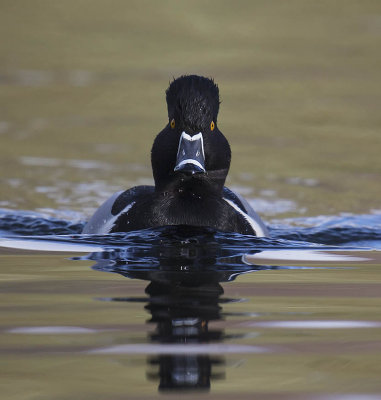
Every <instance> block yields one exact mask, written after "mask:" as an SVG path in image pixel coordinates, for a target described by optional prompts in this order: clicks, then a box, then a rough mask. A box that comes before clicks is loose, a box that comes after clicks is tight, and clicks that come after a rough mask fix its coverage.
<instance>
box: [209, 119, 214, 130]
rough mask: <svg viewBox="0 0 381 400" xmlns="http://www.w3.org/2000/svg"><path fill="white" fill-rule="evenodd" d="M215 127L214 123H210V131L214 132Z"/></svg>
mask: <svg viewBox="0 0 381 400" xmlns="http://www.w3.org/2000/svg"><path fill="white" fill-rule="evenodd" d="M214 127H215V125H214V121H212V122H211V123H210V130H211V131H212V130H214Z"/></svg>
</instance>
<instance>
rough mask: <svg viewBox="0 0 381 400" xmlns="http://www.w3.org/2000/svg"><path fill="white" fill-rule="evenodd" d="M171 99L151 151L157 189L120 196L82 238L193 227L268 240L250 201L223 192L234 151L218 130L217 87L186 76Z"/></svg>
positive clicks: (95, 217) (170, 90)
mask: <svg viewBox="0 0 381 400" xmlns="http://www.w3.org/2000/svg"><path fill="white" fill-rule="evenodd" d="M166 97H167V105H168V117H169V123H168V125H167V126H166V127H165V128H164V129H163V130H162V131H161V132H160V133H159V134H158V135H157V137H156V139H155V141H154V144H153V147H152V151H151V163H152V171H153V176H154V180H155V186H136V187H133V188H131V189H128V190H126V191H124V192H123V191H122V192H117V193H115V194H114V195H113V196H111V197H110V198H109V199H108V200H106V202H105V203H104V204H103V205H102V206H101V207H100V208H99V209H98V210H97V211H96V212H95V214H94V215H93V216H92V217H91V219H90V220H89V222H88V223H87V225H86V226H85V227H84V230H83V233H86V234H106V233H110V232H128V231H133V230H139V229H145V228H152V227H159V226H166V225H190V226H198V227H200V226H203V227H209V228H213V229H216V230H219V231H223V232H238V233H241V234H248V235H255V236H267V235H268V231H267V229H266V226H265V225H264V224H263V222H262V221H261V219H260V218H259V216H258V215H257V214H256V213H255V211H254V210H253V209H252V208H251V207H250V205H249V204H248V203H247V202H246V200H244V199H243V198H242V197H241V196H239V195H238V194H236V193H234V192H232V191H231V190H230V189H228V188H226V187H225V186H224V183H225V179H226V176H227V173H228V171H229V167H230V159H231V151H230V146H229V143H228V141H227V140H226V138H225V137H224V135H223V134H222V133H221V132H220V131H219V129H218V127H217V114H218V109H219V93H218V88H217V86H216V85H215V84H214V82H213V81H212V80H211V79H208V78H204V77H200V76H196V75H188V76H182V77H180V78H178V79H176V80H174V81H173V82H172V83H171V84H170V86H169V88H168V89H167V91H166Z"/></svg>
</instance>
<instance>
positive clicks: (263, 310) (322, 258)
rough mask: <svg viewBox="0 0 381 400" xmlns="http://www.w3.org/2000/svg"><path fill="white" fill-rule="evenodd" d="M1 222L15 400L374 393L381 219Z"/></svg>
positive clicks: (8, 218) (11, 215) (16, 215)
mask: <svg viewBox="0 0 381 400" xmlns="http://www.w3.org/2000/svg"><path fill="white" fill-rule="evenodd" d="M1 216H2V218H1V221H2V222H1V226H0V228H1V231H2V238H1V239H0V246H1V247H0V254H1V259H2V276H3V279H2V284H1V291H2V296H3V298H4V300H5V301H3V306H2V316H3V318H2V328H1V337H2V340H1V343H2V344H1V352H2V363H3V368H5V371H6V373H7V385H6V386H5V387H6V389H5V393H6V394H7V398H22V397H23V395H24V394H25V393H27V392H28V393H32V394H31V395H30V398H33V396H35V397H36V398H42V399H44V398H60V399H61V398H69V397H70V396H71V395H72V394H73V393H75V394H76V395H77V396H79V397H80V398H84V399H86V398H95V399H97V398H99V399H101V398H104V397H107V398H124V396H127V398H146V397H147V398H149V397H152V396H154V395H155V393H156V392H157V391H159V392H160V393H162V394H165V393H172V392H178V391H180V392H181V393H183V394H184V393H190V394H192V393H194V391H197V393H198V394H197V395H201V394H202V393H204V394H206V393H208V395H209V396H216V398H221V396H222V398H233V397H235V396H236V395H237V394H241V395H245V394H247V395H250V396H258V398H270V399H278V398H279V399H288V398H290V399H291V398H303V399H330V398H333V397H330V396H332V393H341V394H340V397H337V395H335V397H334V398H342V399H350V398H351V397H350V396H352V395H353V393H356V396H363V397H355V398H364V399H372V398H378V397H377V396H375V395H374V394H375V393H378V392H379V390H380V386H379V382H380V380H379V372H380V371H379V352H380V350H381V343H380V340H379V338H380V330H381V318H380V314H379V306H380V293H381V273H380V271H381V269H380V266H381V253H380V252H379V249H380V248H381V224H380V215H379V214H376V213H375V214H373V215H363V216H350V215H347V216H340V217H319V218H312V219H310V218H307V219H302V220H301V219H300V218H298V219H294V220H291V219H289V220H285V221H284V223H283V225H280V224H279V222H278V223H275V224H274V225H273V226H272V227H271V228H272V229H271V233H272V237H271V238H253V237H250V236H243V235H239V234H226V233H220V232H214V231H212V230H209V229H194V228H192V229H191V228H189V227H188V228H187V227H163V228H157V229H154V230H144V231H138V232H130V233H127V234H112V235H106V236H93V235H80V233H79V232H80V231H81V229H82V227H83V222H81V221H76V222H73V221H70V220H63V219H58V218H52V217H44V216H42V215H38V214H37V213H31V212H12V211H9V210H3V211H2V215H1ZM309 224H310V225H311V226H309V227H308V225H309ZM300 225H303V227H300ZM318 237H319V238H320V243H319V242H318V243H317V240H316V238H318ZM335 238H336V240H335ZM295 239H297V240H295ZM312 239H315V242H312ZM67 382H70V385H67ZM372 396H373V397H372Z"/></svg>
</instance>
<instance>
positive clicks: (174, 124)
mask: <svg viewBox="0 0 381 400" xmlns="http://www.w3.org/2000/svg"><path fill="white" fill-rule="evenodd" d="M170 125H171V128H172V129H175V126H176V122H175V119H174V118H172V119H171V123H170Z"/></svg>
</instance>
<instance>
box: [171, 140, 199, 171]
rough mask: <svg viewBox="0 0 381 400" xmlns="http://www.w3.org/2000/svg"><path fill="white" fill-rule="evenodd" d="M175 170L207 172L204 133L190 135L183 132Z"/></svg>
mask: <svg viewBox="0 0 381 400" xmlns="http://www.w3.org/2000/svg"><path fill="white" fill-rule="evenodd" d="M174 171H175V172H184V173H188V174H192V175H193V174H200V173H205V153H204V141H203V138H202V133H201V132H200V133H198V134H197V135H193V136H190V135H188V134H187V133H186V132H183V133H182V134H181V137H180V142H179V147H178V150H177V159H176V166H175V169H174Z"/></svg>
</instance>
